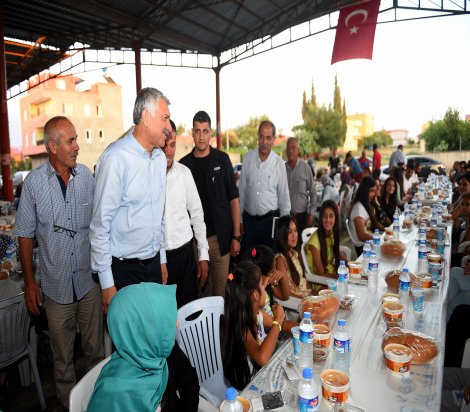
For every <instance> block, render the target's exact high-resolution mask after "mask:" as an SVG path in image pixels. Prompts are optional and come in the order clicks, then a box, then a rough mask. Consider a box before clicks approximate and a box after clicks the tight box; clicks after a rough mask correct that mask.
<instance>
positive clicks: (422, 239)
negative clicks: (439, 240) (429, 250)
mask: <svg viewBox="0 0 470 412" xmlns="http://www.w3.org/2000/svg"><path fill="white" fill-rule="evenodd" d="M426 231H427V226H426V222H425V221H424V220H422V221H421V224H420V225H419V234H418V241H419V242H424V243H426Z"/></svg>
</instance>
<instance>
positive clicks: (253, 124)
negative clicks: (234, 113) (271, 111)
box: [234, 115, 268, 150]
mask: <svg viewBox="0 0 470 412" xmlns="http://www.w3.org/2000/svg"><path fill="white" fill-rule="evenodd" d="M263 120H268V116H266V115H263V116H259V117H250V119H249V120H248V123H247V124H246V125H243V126H239V127H237V128H235V130H234V132H235V135H236V136H237V139H238V145H239V147H243V148H245V149H246V150H251V149H254V148H255V147H256V143H257V141H258V127H259V124H260V123H261V122H262V121H263Z"/></svg>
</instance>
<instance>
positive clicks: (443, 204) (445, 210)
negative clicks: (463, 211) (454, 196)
mask: <svg viewBox="0 0 470 412" xmlns="http://www.w3.org/2000/svg"><path fill="white" fill-rule="evenodd" d="M442 213H443V214H447V213H448V209H447V200H443V201H442Z"/></svg>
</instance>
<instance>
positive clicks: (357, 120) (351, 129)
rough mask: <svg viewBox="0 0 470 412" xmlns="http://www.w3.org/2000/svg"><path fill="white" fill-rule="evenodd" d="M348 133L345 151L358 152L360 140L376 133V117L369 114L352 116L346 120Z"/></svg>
mask: <svg viewBox="0 0 470 412" xmlns="http://www.w3.org/2000/svg"><path fill="white" fill-rule="evenodd" d="M346 124H347V131H346V139H345V140H344V144H343V150H344V151H345V152H347V151H349V150H352V151H353V152H356V151H358V150H359V149H361V148H359V147H358V140H360V139H362V138H363V137H366V136H370V135H371V134H372V133H374V117H373V116H371V115H370V114H367V113H361V114H352V115H348V116H347V118H346Z"/></svg>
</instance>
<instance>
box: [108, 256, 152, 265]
mask: <svg viewBox="0 0 470 412" xmlns="http://www.w3.org/2000/svg"><path fill="white" fill-rule="evenodd" d="M157 255H158V253H157ZM157 255H155V256H154V257H151V258H149V259H138V258H129V259H126V258H118V257H115V256H113V260H114V261H119V262H124V263H130V264H134V265H140V266H146V265H148V264H149V263H152V262H153V261H154V259H155V258H156V257H157Z"/></svg>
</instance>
